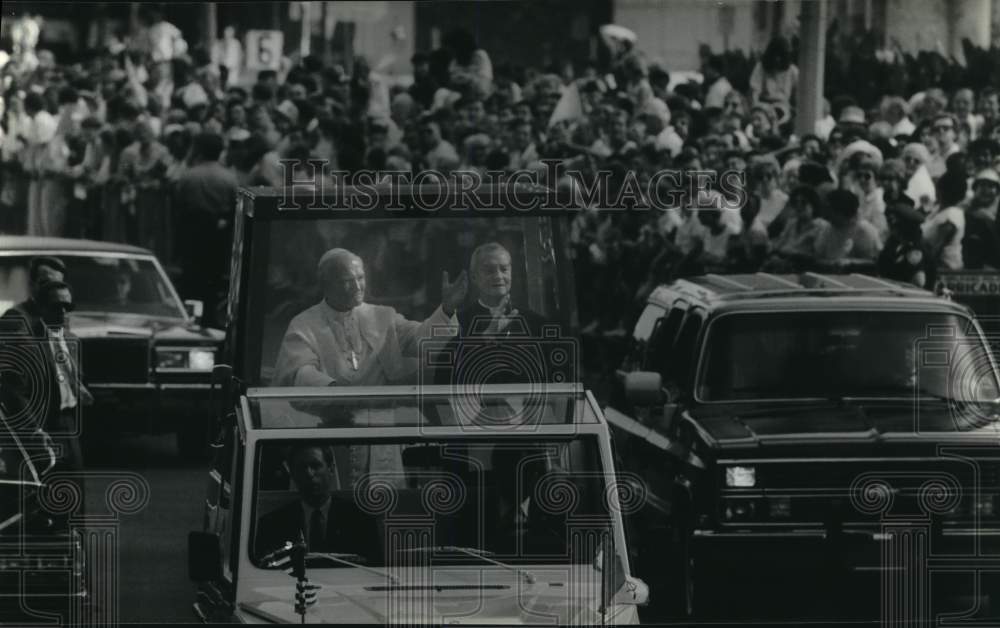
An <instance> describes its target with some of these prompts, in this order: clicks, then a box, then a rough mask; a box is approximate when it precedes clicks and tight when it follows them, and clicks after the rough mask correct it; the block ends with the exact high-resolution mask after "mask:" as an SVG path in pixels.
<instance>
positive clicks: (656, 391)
mask: <svg viewBox="0 0 1000 628" xmlns="http://www.w3.org/2000/svg"><path fill="white" fill-rule="evenodd" d="M625 398H626V399H628V401H629V403H631V404H634V405H637V406H654V405H656V404H660V403H663V402H664V395H663V377H662V376H661V375H660V374H659V373H654V372H652V371H635V372H634V373H628V374H626V375H625Z"/></svg>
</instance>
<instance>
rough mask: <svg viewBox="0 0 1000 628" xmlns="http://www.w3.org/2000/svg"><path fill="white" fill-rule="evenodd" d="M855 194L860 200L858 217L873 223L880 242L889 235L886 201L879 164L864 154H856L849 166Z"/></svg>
mask: <svg viewBox="0 0 1000 628" xmlns="http://www.w3.org/2000/svg"><path fill="white" fill-rule="evenodd" d="M848 167H849V169H850V173H849V174H850V178H851V181H852V182H853V184H854V185H853V186H852V187H853V190H852V191H853V192H854V193H855V194H856V195H857V197H858V200H859V205H860V206H859V210H858V215H859V216H861V218H863V219H864V220H866V221H868V222H869V223H871V225H872V226H873V227H875V229H876V231H878V235H879V242H884V241H885V239H886V237H888V235H889V224H888V222H886V217H885V201H884V199H883V197H882V189H881V188H880V187H879V184H878V178H877V177H878V172H879V169H880V166H879V164H878V163H877V162H876V161H875V160H874V159H871V158H870V157H869V156H868V155H865V154H863V153H857V154H855V155H854V156H853V157H852V158H851V161H850V164H849V166H848Z"/></svg>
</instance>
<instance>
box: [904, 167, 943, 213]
mask: <svg viewBox="0 0 1000 628" xmlns="http://www.w3.org/2000/svg"><path fill="white" fill-rule="evenodd" d="M905 194H906V195H907V196H909V197H910V198H911V199H912V200H913V202H914V203H916V205H917V207H919V208H922V209H924V211H927V208H929V207H930V206H931V205H933V204H934V203H935V202H936V201H937V189H936V188H935V187H934V180H933V179H931V173H930V172H929V171H928V170H927V166H920V167H919V168H917V171H916V172H914V173H913V176H912V177H910V180H909V182H908V183H907V184H906V192H905Z"/></svg>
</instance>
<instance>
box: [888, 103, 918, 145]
mask: <svg viewBox="0 0 1000 628" xmlns="http://www.w3.org/2000/svg"><path fill="white" fill-rule="evenodd" d="M881 111H882V119H883V120H885V121H886V122H888V123H889V124H890V125H892V136H893V137H900V136H906V137H909V136H910V135H913V132H914V131H916V130H917V127H916V126H915V125H914V124H913V121H912V120H910V116H909V106H908V105H907V104H906V101H905V100H904V99H902V98H900V97H899V96H887V97H886V98H884V99H883V100H882V107H881Z"/></svg>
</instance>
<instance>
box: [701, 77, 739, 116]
mask: <svg viewBox="0 0 1000 628" xmlns="http://www.w3.org/2000/svg"><path fill="white" fill-rule="evenodd" d="M731 91H733V86H732V84H731V83H730V82H729V81H728V80H727V79H726V77H724V76H723V77H720V78H719V79H718V80H716V81H715V82H714V83H712V86H711V87H709V88H708V92H707V93H706V94H705V107H706V108H707V107H718V108H719V109H722V106H723V105H724V104H725V103H726V95H728V94H729V92H731Z"/></svg>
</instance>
